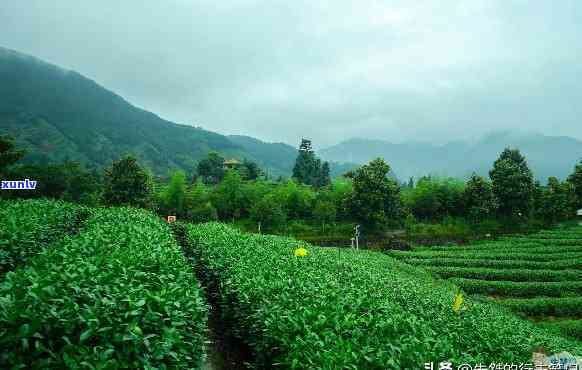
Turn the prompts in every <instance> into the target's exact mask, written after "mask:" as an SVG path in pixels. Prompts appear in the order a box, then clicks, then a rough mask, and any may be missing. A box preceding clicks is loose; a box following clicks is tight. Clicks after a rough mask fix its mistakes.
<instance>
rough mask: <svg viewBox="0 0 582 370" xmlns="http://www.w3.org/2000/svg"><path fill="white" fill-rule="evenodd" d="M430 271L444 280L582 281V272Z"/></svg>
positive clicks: (442, 268) (457, 268)
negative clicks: (457, 278)
mask: <svg viewBox="0 0 582 370" xmlns="http://www.w3.org/2000/svg"><path fill="white" fill-rule="evenodd" d="M425 268H426V269H427V270H428V271H430V272H433V273H436V274H438V275H439V276H440V277H443V278H451V277H459V278H466V279H480V280H506V281H544V282H557V281H579V280H582V271H580V270H578V271H576V270H562V271H556V270H537V269H536V270H533V269H496V268H479V267H445V266H443V267H440V266H438V267H437V266H427V267H425Z"/></svg>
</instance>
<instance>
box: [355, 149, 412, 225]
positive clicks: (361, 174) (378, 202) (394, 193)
mask: <svg viewBox="0 0 582 370" xmlns="http://www.w3.org/2000/svg"><path fill="white" fill-rule="evenodd" d="M389 172H390V166H389V165H388V164H386V162H384V160H382V159H381V158H377V159H375V160H373V161H372V162H370V163H369V164H367V165H364V166H362V167H360V168H359V169H357V170H356V171H355V173H354V176H353V187H354V190H353V193H352V196H351V198H350V199H349V209H350V211H351V213H352V215H353V217H354V218H355V219H356V220H357V221H359V222H360V223H361V224H362V226H363V227H364V228H365V229H366V230H367V231H368V232H374V231H381V230H383V229H385V228H386V227H387V226H389V225H390V224H393V225H394V224H396V225H397V224H398V223H400V222H401V221H399V220H401V218H402V215H403V207H402V202H401V199H400V188H399V187H398V184H397V183H396V182H395V181H394V180H392V179H390V178H388V173H389Z"/></svg>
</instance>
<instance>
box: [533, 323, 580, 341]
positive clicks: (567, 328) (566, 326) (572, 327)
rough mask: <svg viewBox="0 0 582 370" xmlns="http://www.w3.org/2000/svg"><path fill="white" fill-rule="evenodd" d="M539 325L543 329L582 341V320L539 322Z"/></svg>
mask: <svg viewBox="0 0 582 370" xmlns="http://www.w3.org/2000/svg"><path fill="white" fill-rule="evenodd" d="M538 325H539V326H541V327H543V328H547V329H552V330H557V331H558V332H560V333H562V334H564V335H567V336H569V337H573V338H576V339H579V340H582V320H558V321H543V322H539V323H538Z"/></svg>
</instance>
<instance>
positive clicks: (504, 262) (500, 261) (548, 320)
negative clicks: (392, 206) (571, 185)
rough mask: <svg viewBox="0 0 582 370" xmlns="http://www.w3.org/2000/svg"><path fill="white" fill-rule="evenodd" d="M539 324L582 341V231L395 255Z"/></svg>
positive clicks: (443, 247)
mask: <svg viewBox="0 0 582 370" xmlns="http://www.w3.org/2000/svg"><path fill="white" fill-rule="evenodd" d="M389 254H390V255H391V256H392V257H395V258H397V259H399V260H401V261H403V262H406V263H408V264H411V265H415V266H421V267H423V268H424V269H426V270H427V271H430V272H432V273H433V274H435V275H437V276H440V277H442V278H444V279H447V280H448V281H450V282H452V283H454V284H456V285H457V286H459V287H461V288H462V289H463V290H464V291H465V292H466V293H469V294H471V295H473V296H474V297H475V298H477V299H479V300H483V301H492V302H495V303H497V304H500V305H502V306H505V307H508V308H510V309H511V310H513V311H515V312H516V313H518V314H519V315H522V316H524V317H527V318H529V319H531V320H533V321H535V322H536V323H537V324H538V325H539V326H542V327H545V328H548V329H550V330H552V331H554V332H559V333H561V334H562V335H565V336H569V337H574V338H578V339H582V227H571V228H565V229H556V230H547V231H542V232H539V233H536V234H533V235H528V236H513V237H504V238H501V239H500V240H498V241H492V242H480V243H476V244H473V245H469V246H442V247H418V248H414V249H413V250H412V251H391V252H390V253H389Z"/></svg>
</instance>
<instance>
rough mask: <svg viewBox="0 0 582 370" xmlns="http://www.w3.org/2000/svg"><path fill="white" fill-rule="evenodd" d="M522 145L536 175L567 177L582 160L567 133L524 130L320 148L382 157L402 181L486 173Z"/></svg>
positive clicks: (332, 154)
mask: <svg viewBox="0 0 582 370" xmlns="http://www.w3.org/2000/svg"><path fill="white" fill-rule="evenodd" d="M506 147H511V148H517V149H519V150H520V151H521V152H522V153H523V154H524V155H525V157H526V159H527V161H528V163H529V165H530V168H531V169H532V171H533V172H534V175H535V176H536V178H537V179H538V180H540V181H542V182H544V183H545V181H546V180H547V178H548V177H550V176H555V177H558V178H560V179H565V178H566V177H567V176H568V175H569V174H570V173H571V172H572V170H573V168H574V165H575V164H576V162H577V161H579V160H580V158H582V141H580V140H577V139H574V138H571V137H566V136H547V135H542V134H539V133H531V132H520V131H497V132H492V133H490V134H488V135H485V136H483V137H482V138H480V139H478V140H475V141H453V142H449V143H446V144H442V145H437V144H431V143H421V142H403V143H397V144H396V143H391V142H389V141H385V140H370V139H364V138H353V139H349V140H346V141H344V142H342V143H340V144H337V145H333V146H331V147H328V148H325V149H322V150H320V151H319V154H320V155H321V156H322V158H324V159H326V160H334V161H338V162H342V161H349V162H354V163H358V164H361V163H366V162H368V161H370V160H372V159H374V158H376V157H382V158H384V159H385V160H386V161H387V162H388V163H389V164H390V166H391V167H392V169H393V170H394V171H395V172H396V173H397V174H398V175H399V176H400V178H401V179H402V180H405V179H407V178H409V177H415V178H419V177H420V176H424V175H429V174H431V175H437V176H451V177H459V178H467V177H468V176H470V175H471V173H473V172H476V173H478V174H480V175H483V176H487V175H488V172H489V170H490V169H491V167H492V166H493V162H494V161H495V160H496V159H497V157H498V156H499V154H500V153H501V151H503V149H505V148H506Z"/></svg>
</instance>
